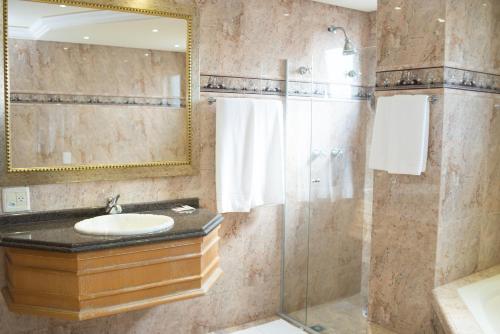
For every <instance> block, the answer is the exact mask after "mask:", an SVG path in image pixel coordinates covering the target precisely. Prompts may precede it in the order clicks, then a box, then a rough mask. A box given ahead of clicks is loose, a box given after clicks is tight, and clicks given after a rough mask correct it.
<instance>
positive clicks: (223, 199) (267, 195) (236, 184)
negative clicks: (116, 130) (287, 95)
mask: <svg viewBox="0 0 500 334" xmlns="http://www.w3.org/2000/svg"><path fill="white" fill-rule="evenodd" d="M216 132H217V133H216V188H217V209H218V211H219V212H249V211H250V210H251V209H252V208H254V207H257V206H261V205H268V204H282V203H284V145H283V104H282V102H281V101H278V100H263V99H248V98H218V99H217V119H216Z"/></svg>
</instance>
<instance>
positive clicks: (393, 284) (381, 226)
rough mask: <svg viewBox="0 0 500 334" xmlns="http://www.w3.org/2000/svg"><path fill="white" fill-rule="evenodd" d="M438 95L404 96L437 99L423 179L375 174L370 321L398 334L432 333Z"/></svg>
mask: <svg viewBox="0 0 500 334" xmlns="http://www.w3.org/2000/svg"><path fill="white" fill-rule="evenodd" d="M443 93H444V92H443V91H442V90H428V91H406V92H405V94H429V95H432V94H436V95H438V96H439V98H438V102H436V103H434V104H432V105H431V111H430V115H431V118H430V124H431V127H430V133H429V159H428V161H427V168H426V172H425V173H424V174H423V175H422V176H405V175H391V174H388V173H386V172H381V171H377V172H375V179H374V186H373V191H374V193H373V227H372V256H371V261H372V263H371V275H370V287H369V288H370V301H369V318H370V320H372V321H374V322H376V323H378V324H380V325H382V326H383V327H386V328H388V329H391V330H394V331H395V332H398V333H405V334H406V333H407V334H410V333H414V334H417V333H418V334H424V333H432V325H431V319H432V309H431V292H432V288H433V287H434V265H435V257H436V241H437V228H438V217H439V195H440V176H441V174H440V172H441V154H442V152H441V142H442V122H443V121H442V120H443V107H444V98H443ZM393 94H394V92H384V93H383V94H382V93H380V95H393Z"/></svg>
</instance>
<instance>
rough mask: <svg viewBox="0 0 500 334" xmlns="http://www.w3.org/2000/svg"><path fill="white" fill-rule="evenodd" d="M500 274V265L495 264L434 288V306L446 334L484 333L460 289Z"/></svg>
mask: <svg viewBox="0 0 500 334" xmlns="http://www.w3.org/2000/svg"><path fill="white" fill-rule="evenodd" d="M496 275H500V265H499V266H495V267H492V268H489V269H486V270H483V271H480V272H477V273H475V274H472V275H470V276H467V277H464V278H462V279H459V280H456V281H454V282H451V283H448V284H446V285H443V286H440V287H437V288H435V289H434V290H433V295H434V298H433V301H432V302H433V306H434V311H435V312H436V314H437V316H438V318H439V320H440V321H441V324H442V325H443V330H444V332H445V333H446V334H471V333H483V331H482V329H481V327H480V326H479V324H478V323H477V321H476V319H475V318H474V315H473V314H472V313H471V312H470V311H469V308H468V307H467V305H466V304H465V303H464V302H463V300H462V298H461V297H460V294H459V292H458V289H459V288H461V287H464V286H466V285H469V284H472V283H476V282H478V281H482V280H484V279H487V278H490V277H493V276H496Z"/></svg>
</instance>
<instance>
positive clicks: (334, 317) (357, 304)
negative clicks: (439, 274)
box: [291, 294, 395, 334]
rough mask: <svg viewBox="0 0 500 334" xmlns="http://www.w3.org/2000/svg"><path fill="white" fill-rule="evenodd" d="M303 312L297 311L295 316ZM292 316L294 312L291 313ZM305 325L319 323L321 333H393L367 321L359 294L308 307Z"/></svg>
mask: <svg viewBox="0 0 500 334" xmlns="http://www.w3.org/2000/svg"><path fill="white" fill-rule="evenodd" d="M303 314H304V312H303V311H302V312H301V311H298V312H297V317H298V316H302V317H303ZM291 316H292V318H293V317H294V313H292V314H291ZM307 325H308V326H314V325H321V326H322V327H324V328H325V329H324V330H323V331H321V334H395V333H393V332H391V331H389V330H387V329H384V328H382V327H380V326H377V325H374V324H371V323H369V322H368V321H367V320H366V318H365V317H364V316H363V314H362V299H361V296H360V295H359V294H358V295H354V296H352V297H348V298H344V299H340V300H337V301H335V302H331V303H326V304H321V305H317V306H312V307H309V309H308V310H307Z"/></svg>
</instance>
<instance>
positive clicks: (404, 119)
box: [369, 95, 429, 175]
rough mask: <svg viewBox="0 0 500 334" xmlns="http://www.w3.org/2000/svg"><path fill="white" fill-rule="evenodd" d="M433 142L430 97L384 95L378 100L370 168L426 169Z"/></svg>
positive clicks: (411, 172) (413, 171)
mask: <svg viewBox="0 0 500 334" xmlns="http://www.w3.org/2000/svg"><path fill="white" fill-rule="evenodd" d="M428 144H429V97H428V96H427V95H397V96H390V97H386V96H382V97H379V98H378V101H377V112H376V114H375V122H374V128H373V136H372V145H371V154H370V161H369V167H370V168H372V169H379V170H385V171H387V172H389V173H391V174H408V175H420V174H421V173H423V172H425V167H426V164H427V151H428Z"/></svg>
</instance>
